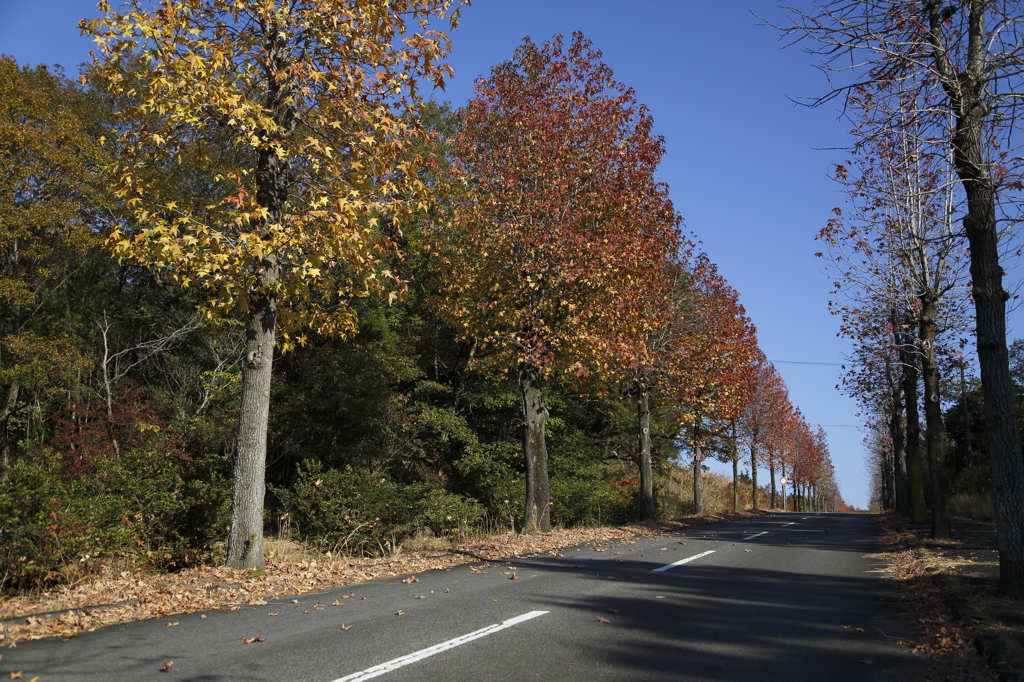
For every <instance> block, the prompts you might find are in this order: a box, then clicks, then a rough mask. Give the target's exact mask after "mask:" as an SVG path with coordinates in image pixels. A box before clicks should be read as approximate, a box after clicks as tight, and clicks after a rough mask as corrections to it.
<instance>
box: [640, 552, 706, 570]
mask: <svg viewBox="0 0 1024 682" xmlns="http://www.w3.org/2000/svg"><path fill="white" fill-rule="evenodd" d="M714 553H715V550H713V549H709V550H708V551H706V552H701V553H700V554H694V555H693V556H691V557H686V558H685V559H680V560H679V561H676V562H674V563H671V564H669V565H668V566H662V567H661V568H656V569H654V571H655V573H656V572H658V571H667V570H668V569H670V568H672V567H673V566H681V565H683V564H688V563H690V562H691V561H693V560H694V559H699V558H701V557H702V556H707V555H708V554H714Z"/></svg>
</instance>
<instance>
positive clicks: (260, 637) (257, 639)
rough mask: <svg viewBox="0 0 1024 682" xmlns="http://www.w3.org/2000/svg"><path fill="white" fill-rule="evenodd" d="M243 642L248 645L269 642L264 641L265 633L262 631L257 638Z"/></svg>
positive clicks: (257, 634)
mask: <svg viewBox="0 0 1024 682" xmlns="http://www.w3.org/2000/svg"><path fill="white" fill-rule="evenodd" d="M242 641H244V642H245V643H246V644H252V643H253V642H265V641H267V640H265V639H263V632H262V631H260V632H257V633H256V636H255V637H250V638H249V639H245V640H242Z"/></svg>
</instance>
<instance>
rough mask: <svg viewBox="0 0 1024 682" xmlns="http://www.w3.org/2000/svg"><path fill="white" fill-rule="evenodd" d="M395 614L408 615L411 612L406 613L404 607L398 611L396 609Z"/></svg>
mask: <svg viewBox="0 0 1024 682" xmlns="http://www.w3.org/2000/svg"><path fill="white" fill-rule="evenodd" d="M395 615H396V616H407V615H409V614H407V613H406V612H405V611H403V610H402V609H398V611H396V612H395Z"/></svg>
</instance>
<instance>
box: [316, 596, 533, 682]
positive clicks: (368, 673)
mask: <svg viewBox="0 0 1024 682" xmlns="http://www.w3.org/2000/svg"><path fill="white" fill-rule="evenodd" d="M545 613H549V612H548V611H530V612H529V613H524V614H523V615H521V616H516V617H515V618H509V619H508V620H506V621H503V622H501V623H495V624H494V625H488V626H487V627H485V628H481V629H479V630H476V631H474V632H471V633H469V634H468V635H462V636H461V637H456V638H455V639H449V640H448V641H447V642H441V643H440V644H435V645H434V646H432V647H428V648H426V649H421V650H419V651H414V652H413V653H411V654H407V655H405V656H401V657H399V658H396V659H393V660H390V661H388V662H387V663H381V664H380V665H375V666H373V667H372V668H367V669H366V670H360V671H359V672H357V673H352V674H351V675H346V676H345V677H339V678H338V679H336V680H334V682H357V680H369V679H371V678H374V677H378V676H380V675H383V674H385V673H389V672H391V671H392V670H397V669H399V668H402V667H404V666H407V665H409V664H410V663H415V662H417V661H422V660H423V659H424V658H429V657H430V656H433V655H434V654H439V653H441V652H442V651H448V650H449V649H454V648H455V647H457V646H461V645H462V644H466V643H467V642H472V641H473V640H474V639H480V638H481V637H486V636H487V635H493V634H494V633H495V632H498V631H499V630H504V629H505V628H510V627H512V626H513V625H518V624H519V623H522V622H524V621H528V620H530V619H532V618H536V617H538V616H543V615H544V614H545Z"/></svg>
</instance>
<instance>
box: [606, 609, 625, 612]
mask: <svg viewBox="0 0 1024 682" xmlns="http://www.w3.org/2000/svg"><path fill="white" fill-rule="evenodd" d="M621 610H622V609H608V613H618V612H619V611H621Z"/></svg>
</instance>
